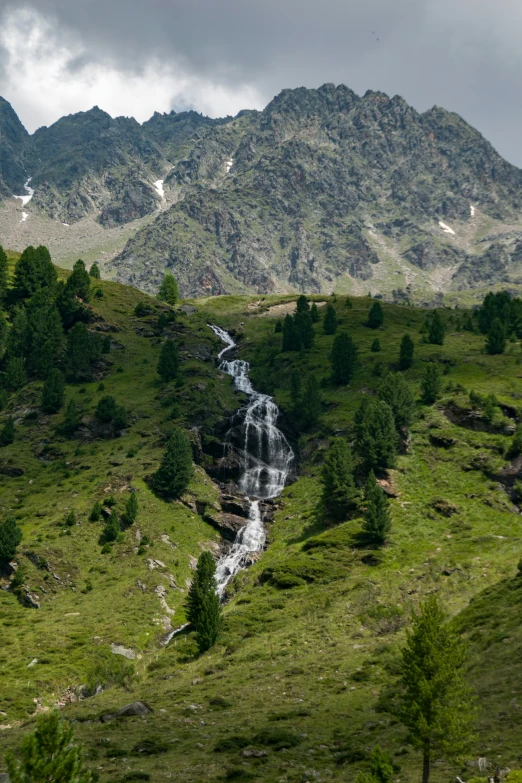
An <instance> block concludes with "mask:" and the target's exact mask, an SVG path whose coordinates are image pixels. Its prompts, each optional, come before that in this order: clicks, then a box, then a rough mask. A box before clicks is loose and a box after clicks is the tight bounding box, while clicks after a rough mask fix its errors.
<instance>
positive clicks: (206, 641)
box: [186, 552, 221, 652]
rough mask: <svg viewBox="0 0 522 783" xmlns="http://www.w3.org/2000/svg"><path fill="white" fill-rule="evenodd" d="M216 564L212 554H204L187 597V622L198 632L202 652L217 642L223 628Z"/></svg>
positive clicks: (197, 637)
mask: <svg viewBox="0 0 522 783" xmlns="http://www.w3.org/2000/svg"><path fill="white" fill-rule="evenodd" d="M215 574H216V563H215V561H214V558H213V557H212V555H211V553H210V552H202V553H201V555H200V556H199V559H198V564H197V567H196V572H195V574H194V579H193V580H192V584H191V586H190V588H189V593H188V596H187V604H186V610H187V620H188V621H189V623H190V624H191V625H192V626H193V627H194V629H195V631H196V640H197V643H198V648H199V651H200V652H205V650H208V649H210V647H212V646H213V644H214V643H215V642H216V639H217V637H218V634H219V631H220V626H221V608H220V603H219V597H218V595H217V593H216V588H217V585H216V576H215Z"/></svg>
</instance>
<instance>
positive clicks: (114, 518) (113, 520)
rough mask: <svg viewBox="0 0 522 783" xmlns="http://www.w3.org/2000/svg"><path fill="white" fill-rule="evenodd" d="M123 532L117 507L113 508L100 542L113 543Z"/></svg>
mask: <svg viewBox="0 0 522 783" xmlns="http://www.w3.org/2000/svg"><path fill="white" fill-rule="evenodd" d="M120 533H121V527H120V520H119V519H118V514H117V513H116V510H115V509H112V511H111V515H110V517H109V518H108V520H107V521H106V523H105V527H104V528H103V531H102V534H101V536H100V541H99V543H100V544H111V543H112V542H113V541H116V539H117V538H118V536H119V534H120Z"/></svg>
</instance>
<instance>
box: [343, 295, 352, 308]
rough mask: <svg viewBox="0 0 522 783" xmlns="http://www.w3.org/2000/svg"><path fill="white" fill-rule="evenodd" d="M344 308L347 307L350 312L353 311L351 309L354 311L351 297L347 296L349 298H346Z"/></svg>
mask: <svg viewBox="0 0 522 783" xmlns="http://www.w3.org/2000/svg"><path fill="white" fill-rule="evenodd" d="M344 306H345V307H346V308H348V310H351V309H352V307H353V303H352V300H351V299H350V297H349V296H347V297H346V302H345V303H344Z"/></svg>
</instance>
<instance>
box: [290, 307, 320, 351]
mask: <svg viewBox="0 0 522 783" xmlns="http://www.w3.org/2000/svg"><path fill="white" fill-rule="evenodd" d="M293 320H294V328H295V333H296V335H297V338H298V340H299V349H300V348H301V346H302V347H303V348H306V349H307V350H308V349H309V348H311V347H312V345H313V344H314V338H315V331H314V325H313V323H312V318H311V316H310V313H309V312H308V310H306V311H305V310H298V311H297V312H296V314H295V315H294V319H293Z"/></svg>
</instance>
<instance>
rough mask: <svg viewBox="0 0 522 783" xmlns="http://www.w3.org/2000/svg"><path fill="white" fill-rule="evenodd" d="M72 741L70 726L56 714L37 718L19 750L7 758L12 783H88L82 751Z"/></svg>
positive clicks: (89, 778)
mask: <svg viewBox="0 0 522 783" xmlns="http://www.w3.org/2000/svg"><path fill="white" fill-rule="evenodd" d="M73 740H74V728H73V724H72V723H69V722H68V721H66V720H65V719H64V718H62V717H61V715H60V713H59V712H50V713H44V714H43V715H39V716H38V720H37V723H36V728H35V730H34V731H32V732H30V733H29V734H26V735H25V736H24V738H23V739H22V742H21V746H20V749H19V750H18V751H16V752H15V751H12V750H10V751H8V753H7V755H6V763H7V770H8V772H9V778H10V780H11V783H91V780H92V776H91V773H90V772H89V770H88V769H87V768H86V767H85V764H84V761H83V755H82V748H81V746H80V745H76V744H75V743H74V741H73Z"/></svg>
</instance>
